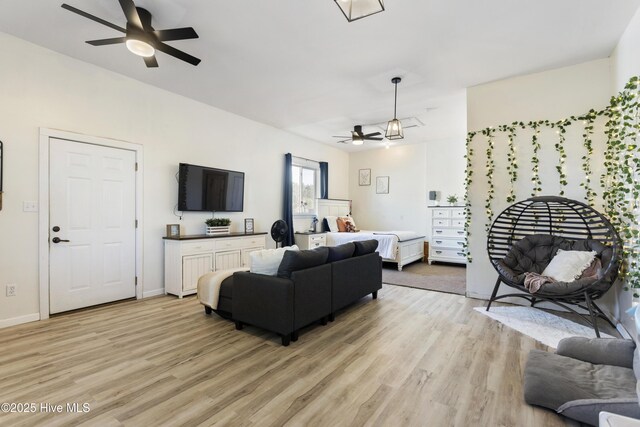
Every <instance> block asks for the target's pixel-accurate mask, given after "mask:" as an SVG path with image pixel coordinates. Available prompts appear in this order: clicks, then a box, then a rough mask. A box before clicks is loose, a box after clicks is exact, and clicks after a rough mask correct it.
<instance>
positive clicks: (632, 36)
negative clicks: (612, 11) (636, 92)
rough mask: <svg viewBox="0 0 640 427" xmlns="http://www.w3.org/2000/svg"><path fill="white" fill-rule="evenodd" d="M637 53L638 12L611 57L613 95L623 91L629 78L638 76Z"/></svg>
mask: <svg viewBox="0 0 640 427" xmlns="http://www.w3.org/2000/svg"><path fill="white" fill-rule="evenodd" d="M638 52H640V10H638V11H637V12H636V14H635V15H634V16H633V18H632V19H631V22H630V23H629V26H628V27H627V29H626V30H625V32H624V34H623V35H622V37H621V38H620V41H619V42H618V46H617V47H616V49H615V50H614V51H613V54H612V55H611V71H612V73H611V77H612V79H611V82H612V86H613V90H612V92H613V93H617V92H620V91H621V90H622V89H624V86H625V84H627V82H628V81H629V79H630V78H631V77H633V76H638V75H640V55H638ZM613 93H612V94H613Z"/></svg>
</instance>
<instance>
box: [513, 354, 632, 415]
mask: <svg viewBox="0 0 640 427" xmlns="http://www.w3.org/2000/svg"><path fill="white" fill-rule="evenodd" d="M524 400H525V401H526V402H527V403H529V404H530V405H538V406H543V407H545V408H549V409H553V410H554V411H561V410H562V411H563V415H566V416H568V417H571V418H574V419H576V420H578V421H581V422H584V423H588V424H591V425H597V424H598V412H595V409H594V408H593V407H589V408H587V407H586V406H588V405H601V406H599V407H600V408H606V405H608V404H613V403H615V405H616V408H617V409H616V410H617V411H618V413H621V414H622V412H620V410H621V407H620V406H621V405H622V406H623V407H624V408H623V409H624V411H625V413H626V414H638V415H640V406H638V400H637V396H636V378H635V375H634V374H633V370H632V369H629V368H622V367H619V366H609V365H593V364H591V363H588V362H582V361H580V360H576V359H572V358H570V357H565V356H560V355H558V354H554V353H548V352H546V351H540V350H532V351H531V352H530V353H529V359H528V360H527V365H526V368H525V372H524ZM579 401H582V402H579ZM587 401H591V402H587ZM569 402H573V403H572V404H570V403H569ZM594 414H595V418H593V416H594Z"/></svg>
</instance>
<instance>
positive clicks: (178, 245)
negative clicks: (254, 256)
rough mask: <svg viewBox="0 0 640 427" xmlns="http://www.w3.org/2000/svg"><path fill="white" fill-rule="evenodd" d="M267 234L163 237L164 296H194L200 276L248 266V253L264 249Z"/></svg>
mask: <svg viewBox="0 0 640 427" xmlns="http://www.w3.org/2000/svg"><path fill="white" fill-rule="evenodd" d="M266 234H267V233H251V234H249V233H229V234H224V235H219V236H207V235H194V236H175V237H165V238H164V293H165V294H172V295H177V296H178V297H180V298H182V297H183V296H185V295H191V294H195V293H196V292H197V287H198V279H199V278H200V276H202V275H204V274H206V273H209V272H211V271H217V270H225V269H228V268H238V267H247V268H248V267H249V254H250V253H251V252H253V251H257V250H260V249H264V248H265V245H266V237H265V236H266Z"/></svg>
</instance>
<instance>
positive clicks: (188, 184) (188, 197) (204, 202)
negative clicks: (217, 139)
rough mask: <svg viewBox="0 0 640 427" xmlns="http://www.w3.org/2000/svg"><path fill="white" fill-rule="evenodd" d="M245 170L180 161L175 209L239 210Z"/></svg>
mask: <svg viewBox="0 0 640 427" xmlns="http://www.w3.org/2000/svg"><path fill="white" fill-rule="evenodd" d="M243 208H244V172H236V171H230V170H225V169H214V168H208V167H204V166H196V165H189V164H186V163H180V171H179V173H178V210H180V211H199V212H242V210H243Z"/></svg>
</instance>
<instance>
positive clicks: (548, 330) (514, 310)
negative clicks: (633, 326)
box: [474, 307, 613, 348]
mask: <svg viewBox="0 0 640 427" xmlns="http://www.w3.org/2000/svg"><path fill="white" fill-rule="evenodd" d="M474 310H475V311H477V312H478V313H481V314H484V315H485V316H489V317H491V318H492V319H494V320H497V321H498V322H500V323H502V324H504V325H506V326H508V327H510V328H511V329H515V330H516V331H518V332H521V333H523V334H525V335H528V336H530V337H531V338H533V339H534V340H536V341H540V342H541V343H542V344H544V345H547V346H549V347H552V348H558V343H559V342H560V340H561V339H563V338H568V337H575V336H579V337H586V338H595V337H596V334H595V332H594V331H593V328H591V327H589V326H583V325H580V324H578V323H575V322H572V321H571V320H568V319H564V318H562V317H560V316H556V315H554V314H551V313H548V312H546V311H542V310H539V309H537V308H531V307H491V310H490V311H487V309H486V307H475V308H474ZM600 336H601V337H602V338H613V337H612V336H611V335H607V334H604V333H602V332H600Z"/></svg>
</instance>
